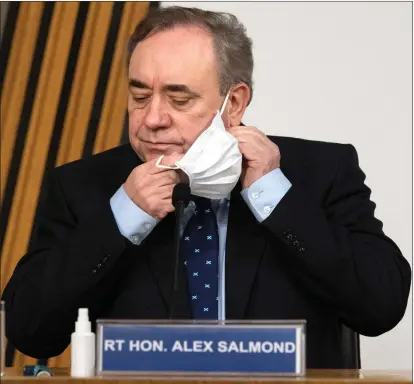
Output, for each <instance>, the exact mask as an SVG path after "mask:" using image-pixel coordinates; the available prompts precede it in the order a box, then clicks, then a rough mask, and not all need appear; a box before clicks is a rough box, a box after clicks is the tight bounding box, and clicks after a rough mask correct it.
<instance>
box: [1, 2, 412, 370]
mask: <svg viewBox="0 0 414 384" xmlns="http://www.w3.org/2000/svg"><path fill="white" fill-rule="evenodd" d="M175 4H179V5H184V6H196V7H200V8H204V9H209V10H216V11H227V12H231V13H233V14H235V15H236V16H237V17H238V18H239V19H240V20H241V21H242V22H243V23H244V24H245V26H246V28H247V32H248V34H249V36H250V37H251V38H252V39H253V44H254V58H255V72H254V83H255V84H254V98H253V101H252V103H251V105H250V106H249V108H248V111H247V113H246V115H245V118H244V121H243V122H244V123H245V124H247V125H254V126H257V127H259V128H260V129H261V130H263V131H264V132H265V133H267V134H272V135H279V136H293V137H301V138H307V139H313V140H322V141H334V142H341V143H351V144H353V145H354V146H355V148H356V149H357V151H358V154H359V160H360V166H361V168H362V169H363V171H364V172H365V173H366V176H367V179H366V184H367V185H368V186H369V187H370V188H372V191H373V192H372V199H373V200H374V201H375V202H376V203H377V209H376V216H377V217H378V218H379V219H380V220H382V221H383V222H384V231H385V233H386V234H387V235H388V236H390V237H391V238H392V239H393V240H394V241H395V242H396V243H397V244H398V246H399V247H400V249H401V251H402V252H403V254H404V256H405V257H406V258H407V259H408V260H409V262H410V263H411V264H412V144H411V143H412V3H410V2H257V3H255V2H242V3H241V2H182V3H179V2H166V3H164V2H160V3H159V2H151V3H149V2H64V3H63V2H62V3H60V2H30V3H29V2H22V3H18V2H10V3H9V2H1V32H2V33H1V46H0V60H1V61H0V95H1V148H0V149H1V180H0V201H1V210H0V252H1V289H2V290H3V288H4V286H5V284H6V283H7V281H8V279H9V278H10V276H11V274H12V272H13V269H14V267H15V265H16V263H17V261H18V260H19V259H20V258H21V257H22V255H23V254H24V253H25V251H26V249H27V247H28V245H29V244H30V239H31V231H32V223H33V220H34V218H35V215H36V210H37V199H38V196H39V192H40V190H41V188H42V182H43V179H44V175H45V172H47V171H48V170H49V169H51V168H53V167H55V166H58V165H61V164H64V163H66V162H69V161H73V160H76V159H79V158H81V157H84V156H90V155H92V154H94V153H97V152H101V151H104V150H106V149H109V148H111V147H114V146H117V145H119V144H120V143H121V142H125V141H126V140H127V139H126V136H125V127H126V121H125V117H126V94H127V88H126V80H125V49H126V42H127V39H128V37H129V35H130V34H131V32H132V31H133V29H134V27H135V25H136V24H137V23H138V22H139V20H141V19H142V17H144V15H145V14H146V12H147V11H148V9H149V7H150V6H151V7H158V6H171V5H175ZM282 156H283V154H282ZM361 355H362V367H363V368H365V369H370V368H375V369H412V299H411V298H410V302H409V305H408V309H407V313H406V315H405V317H404V318H403V320H402V321H401V322H400V324H399V325H398V326H397V327H396V328H394V329H393V330H391V331H390V332H388V333H386V334H385V335H382V336H380V337H377V338H366V337H362V338H361ZM68 357H69V355H68V351H66V352H65V353H64V354H63V355H62V356H60V357H58V358H54V359H52V360H51V361H50V365H51V366H68V364H69V363H68V362H69V360H68ZM32 362H34V360H33V359H29V358H27V357H24V356H22V355H20V354H18V355H17V357H16V364H19V365H21V364H23V363H25V364H28V363H32Z"/></svg>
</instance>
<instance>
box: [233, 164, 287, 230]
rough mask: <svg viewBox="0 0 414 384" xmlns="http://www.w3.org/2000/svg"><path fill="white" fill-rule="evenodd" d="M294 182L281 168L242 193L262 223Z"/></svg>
mask: <svg viewBox="0 0 414 384" xmlns="http://www.w3.org/2000/svg"><path fill="white" fill-rule="evenodd" d="M291 186H292V184H291V183H290V181H289V180H288V179H287V178H286V176H285V175H284V174H283V172H282V170H281V169H280V168H277V169H274V170H273V171H270V172H268V173H266V175H264V176H262V177H261V178H260V179H259V180H256V181H255V182H254V183H253V184H252V185H251V186H250V187H249V188H245V189H243V190H242V191H241V195H242V197H243V199H244V201H245V202H246V204H247V205H248V206H249V208H250V210H251V211H252V213H253V215H254V216H255V217H256V219H257V221H258V222H259V223H261V222H262V221H263V220H265V219H266V218H267V217H268V216H269V215H270V214H271V213H272V211H273V209H275V207H276V206H277V205H278V204H279V202H280V200H282V198H283V196H285V194H286V193H287V192H288V191H289V189H290V187H291Z"/></svg>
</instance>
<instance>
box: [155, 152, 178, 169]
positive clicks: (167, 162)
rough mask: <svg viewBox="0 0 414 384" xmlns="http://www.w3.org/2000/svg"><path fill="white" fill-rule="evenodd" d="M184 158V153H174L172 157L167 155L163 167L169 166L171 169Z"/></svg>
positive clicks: (163, 159) (162, 162)
mask: <svg viewBox="0 0 414 384" xmlns="http://www.w3.org/2000/svg"><path fill="white" fill-rule="evenodd" d="M183 157H184V155H183V154H182V153H172V154H171V155H166V156H164V157H163V158H162V160H161V163H160V164H162V165H168V166H170V167H173V166H175V162H176V161H178V160H181V159H182V158H183Z"/></svg>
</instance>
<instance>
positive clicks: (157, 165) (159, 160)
mask: <svg viewBox="0 0 414 384" xmlns="http://www.w3.org/2000/svg"><path fill="white" fill-rule="evenodd" d="M163 157H164V155H161V156H160V157H159V158H158V160H157V162H156V163H155V166H156V167H157V168H164V169H180V167H179V166H178V165H176V166H175V167H170V166H169V165H162V164H160V163H161V160H162V158H163Z"/></svg>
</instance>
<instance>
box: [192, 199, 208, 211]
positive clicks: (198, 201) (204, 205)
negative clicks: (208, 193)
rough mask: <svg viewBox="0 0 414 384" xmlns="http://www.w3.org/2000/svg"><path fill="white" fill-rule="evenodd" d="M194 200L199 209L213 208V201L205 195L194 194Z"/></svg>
mask: <svg viewBox="0 0 414 384" xmlns="http://www.w3.org/2000/svg"><path fill="white" fill-rule="evenodd" d="M192 200H193V201H194V204H195V205H196V207H197V209H198V210H201V209H210V208H211V201H210V200H209V199H206V198H205V197H199V196H192Z"/></svg>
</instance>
